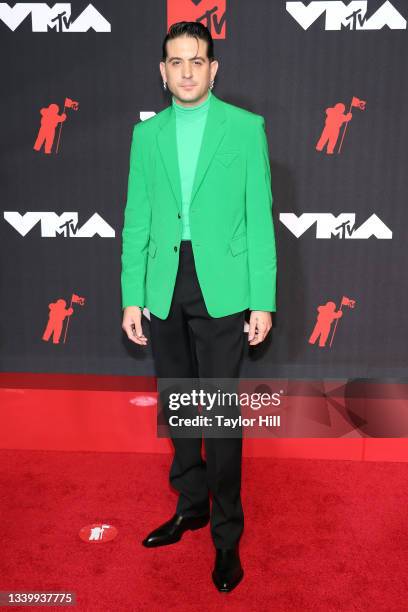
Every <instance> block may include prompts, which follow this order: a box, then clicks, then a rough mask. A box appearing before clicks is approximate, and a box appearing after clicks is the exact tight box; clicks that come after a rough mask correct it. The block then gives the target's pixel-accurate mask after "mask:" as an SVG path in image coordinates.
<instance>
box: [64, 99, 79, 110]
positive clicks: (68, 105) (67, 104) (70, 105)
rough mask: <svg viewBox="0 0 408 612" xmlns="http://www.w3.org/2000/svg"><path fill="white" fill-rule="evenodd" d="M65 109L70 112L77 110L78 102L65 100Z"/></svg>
mask: <svg viewBox="0 0 408 612" xmlns="http://www.w3.org/2000/svg"><path fill="white" fill-rule="evenodd" d="M64 106H65V108H72V110H75V111H76V110H78V107H79V102H75V100H71V98H65V103H64Z"/></svg>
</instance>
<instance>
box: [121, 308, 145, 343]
mask: <svg viewBox="0 0 408 612" xmlns="http://www.w3.org/2000/svg"><path fill="white" fill-rule="evenodd" d="M122 329H123V331H124V332H125V333H126V335H127V337H128V338H129V340H131V341H132V342H134V343H135V344H141V345H143V346H145V345H146V344H147V338H146V336H145V335H144V334H143V329H142V310H141V309H140V308H139V306H126V308H125V309H124V310H123V322H122Z"/></svg>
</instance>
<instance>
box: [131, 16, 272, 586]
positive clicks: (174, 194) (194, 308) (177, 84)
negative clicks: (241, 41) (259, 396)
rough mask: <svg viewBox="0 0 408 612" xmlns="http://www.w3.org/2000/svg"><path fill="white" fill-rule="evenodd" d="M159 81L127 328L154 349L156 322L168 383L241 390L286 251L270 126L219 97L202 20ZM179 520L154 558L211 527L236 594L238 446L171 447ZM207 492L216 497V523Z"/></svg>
mask: <svg viewBox="0 0 408 612" xmlns="http://www.w3.org/2000/svg"><path fill="white" fill-rule="evenodd" d="M162 60H163V61H162V62H160V72H161V76H162V79H163V86H164V88H165V89H166V88H168V89H169V90H170V92H171V93H172V94H173V95H172V103H171V105H170V106H168V107H166V108H165V109H164V110H163V111H161V112H159V113H158V114H157V115H155V116H154V117H151V118H150V119H148V120H146V121H143V122H142V123H138V124H136V125H135V126H134V130H133V139H132V146H131V154H130V171H129V184H128V198H127V204H126V210H125V222H124V227H123V234H122V236H123V249H122V277H121V282H122V296H123V300H122V301H123V304H122V305H123V309H124V314H123V324H122V327H123V330H124V331H125V332H126V334H127V336H128V338H129V340H131V341H132V342H134V343H135V344H139V345H140V346H146V345H147V338H146V336H145V335H144V333H143V328H142V324H141V318H142V310H143V308H144V307H146V308H148V309H149V311H150V331H151V340H152V353H153V357H154V362H155V368H156V373H157V376H158V377H167V378H183V379H184V378H187V379H189V378H191V379H192V378H195V377H200V378H201V377H209V378H218V377H225V378H235V379H237V378H238V376H239V368H240V364H241V361H242V356H243V350H244V338H245V335H244V333H243V331H244V322H245V318H244V315H245V312H246V310H247V309H248V308H249V309H250V310H251V315H250V321H249V334H248V342H249V344H250V345H251V346H254V345H257V344H259V343H260V342H262V341H263V340H264V339H265V337H266V335H267V334H268V332H269V330H270V329H271V327H272V315H271V313H272V312H273V311H275V310H276V305H275V283H276V252H275V238H274V226H273V220H272V194H271V176H270V166H269V156H268V144H267V139H266V134H265V126H264V119H263V117H262V116H261V115H257V114H255V113H251V112H249V111H247V110H245V109H243V108H239V107H237V106H233V105H232V104H228V103H227V102H224V101H223V100H221V99H219V98H218V97H217V96H215V95H214V93H212V91H211V90H212V88H213V85H214V79H215V75H216V73H217V70H218V62H217V61H216V60H215V59H214V56H213V40H212V37H211V34H210V32H209V31H208V29H207V28H206V27H205V26H203V25H202V24H200V23H198V22H180V23H177V24H174V25H173V26H172V27H171V28H170V29H169V31H168V33H167V35H166V37H165V39H164V42H163V57H162ZM172 439H173V444H174V447H175V454H174V458H173V462H172V466H171V469H170V482H171V484H172V486H173V487H174V488H175V489H176V490H178V492H179V497H178V503H177V508H176V512H175V514H174V516H173V517H172V518H171V519H170V520H168V521H166V522H165V523H164V524H162V525H160V526H159V527H158V528H157V529H155V530H154V531H152V532H151V533H150V534H149V535H148V536H147V537H146V538H145V540H144V541H143V544H144V545H145V546H146V547H153V546H163V545H167V544H171V543H174V542H177V541H179V540H180V538H181V536H182V535H183V533H184V532H185V531H186V530H188V529H191V530H195V529H199V528H201V527H204V526H205V525H206V524H207V523H208V522H209V521H211V535H212V539H213V542H214V545H215V548H216V555H215V564H214V569H213V572H212V578H213V581H214V583H215V585H216V587H217V588H218V590H220V591H231V590H232V589H233V588H235V586H236V585H237V584H238V583H239V582H240V580H241V579H242V577H243V569H242V565H241V562H240V557H239V552H238V541H239V538H240V536H241V534H242V531H243V526H244V516H243V509H242V504H241V497H240V488H241V458H242V438H241V437H236V438H228V439H217V438H216V437H205V438H204V442H205V451H206V461H204V460H203V458H202V456H201V444H202V440H201V438H198V437H196V438H181V437H172ZM209 494H211V495H212V505H211V513H210V503H209Z"/></svg>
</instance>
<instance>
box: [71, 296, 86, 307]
mask: <svg viewBox="0 0 408 612" xmlns="http://www.w3.org/2000/svg"><path fill="white" fill-rule="evenodd" d="M71 304H79V305H80V306H83V305H84V304H85V298H84V297H80V296H79V295H77V294H76V293H73V294H72V298H71Z"/></svg>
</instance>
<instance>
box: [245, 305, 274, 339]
mask: <svg viewBox="0 0 408 612" xmlns="http://www.w3.org/2000/svg"><path fill="white" fill-rule="evenodd" d="M271 327H272V313H270V312H268V311H265V310H252V311H251V316H250V319H249V331H248V343H249V344H250V345H251V346H253V345H254V344H260V342H263V340H265V338H266V336H267V335H268V332H269V330H270V329H271Z"/></svg>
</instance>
